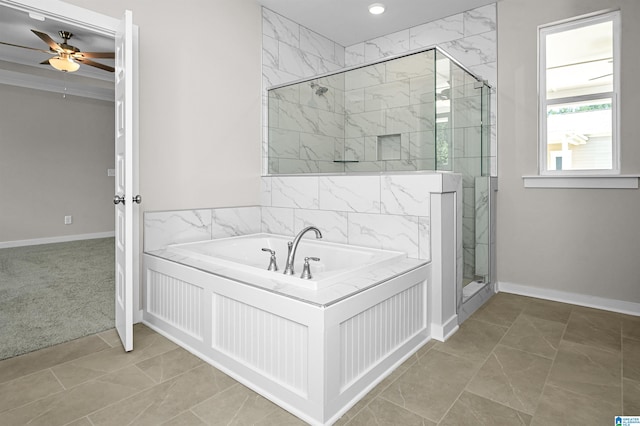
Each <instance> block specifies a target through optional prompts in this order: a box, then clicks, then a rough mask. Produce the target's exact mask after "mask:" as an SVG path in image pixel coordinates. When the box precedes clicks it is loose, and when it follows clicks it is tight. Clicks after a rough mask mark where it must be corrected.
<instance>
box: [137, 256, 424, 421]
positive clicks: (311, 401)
mask: <svg viewBox="0 0 640 426" xmlns="http://www.w3.org/2000/svg"><path fill="white" fill-rule="evenodd" d="M143 275H144V280H143V282H145V298H144V300H145V309H144V322H145V323H146V324H148V325H149V326H150V327H152V328H153V329H154V330H157V331H158V332H159V333H161V334H163V335H165V336H167V337H169V338H170V339H171V340H173V341H174V342H176V343H178V344H180V345H181V346H183V347H184V348H186V349H187V350H189V351H191V352H193V353H194V354H196V355H198V356H200V357H201V358H202V359H204V360H206V361H207V362H209V363H210V364H212V365H214V366H215V367H217V368H219V369H220V370H222V371H224V372H225V373H227V374H229V375H230V376H232V377H234V378H235V379H236V380H238V381H239V382H241V383H243V384H244V385H246V386H248V387H250V388H251V389H253V390H255V391H256V392H258V393H260V394H261V395H263V396H264V397H266V398H268V399H270V400H271V401H273V402H274V403H276V404H278V405H280V406H281V407H283V408H285V409H286V410H288V411H290V412H291V413H293V414H294V415H296V416H298V417H300V418H301V419H303V420H304V421H306V422H308V423H310V424H313V425H326V424H332V423H333V422H334V421H336V420H337V419H338V418H340V416H341V415H342V414H344V413H345V412H346V411H347V410H348V409H349V408H351V407H352V406H353V405H355V404H356V403H357V402H358V400H359V399H360V398H362V397H363V396H364V395H365V394H366V393H367V392H368V391H369V390H371V389H372V388H373V387H374V386H375V385H376V384H378V383H379V382H380V381H382V380H383V379H384V378H385V377H386V376H387V375H388V374H390V373H391V372H392V371H393V369H394V368H395V367H397V366H398V365H400V364H401V363H402V362H403V361H404V360H405V359H407V358H408V357H409V356H411V354H413V353H414V352H415V351H416V350H418V349H419V348H420V347H421V346H422V345H423V344H424V343H425V342H426V341H428V340H429V338H430V337H429V325H430V324H429V321H428V319H429V317H430V316H429V315H428V311H427V294H428V278H429V276H430V265H425V266H422V267H420V268H418V269H414V270H412V271H409V272H407V273H405V274H402V275H400V276H398V277H395V278H393V279H390V280H389V281H387V282H384V283H382V284H379V285H377V286H375V287H373V288H371V289H368V290H366V291H363V292H361V293H358V294H355V295H353V296H352V297H349V298H347V299H344V300H342V301H340V302H337V303H335V304H333V305H330V306H327V307H321V306H316V305H311V304H308V303H304V302H301V301H299V300H295V299H291V298H287V297H284V296H281V295H279V294H275V293H272V292H268V291H264V290H261V289H259V288H256V287H252V286H247V285H244V284H241V283H238V282H235V281H233V280H230V279H227V278H223V277H220V276H216V275H213V274H210V273H207V272H204V271H200V270H196V269H193V268H190V267H187V266H184V265H180V264H177V263H174V262H170V261H167V260H164V259H160V258H157V257H153V256H149V255H144V269H143Z"/></svg>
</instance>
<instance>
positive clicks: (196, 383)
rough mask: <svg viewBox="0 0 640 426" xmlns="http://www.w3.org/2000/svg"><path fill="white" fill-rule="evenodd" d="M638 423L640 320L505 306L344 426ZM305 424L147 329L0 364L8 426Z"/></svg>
mask: <svg viewBox="0 0 640 426" xmlns="http://www.w3.org/2000/svg"><path fill="white" fill-rule="evenodd" d="M621 414H624V415H640V318H639V317H632V316H626V315H619V314H615V313H610V312H605V311H599V310H595V309H588V308H583V307H578V306H572V305H567V304H562V303H556V302H549V301H543V300H538V299H532V298H526V297H521V296H514V295H509V294H505V293H500V294H497V295H496V296H495V297H493V298H492V299H491V300H490V301H489V302H488V303H487V304H486V305H485V306H484V307H483V308H482V309H481V310H479V311H478V312H476V313H475V314H474V315H472V316H471V317H470V318H469V319H468V320H467V321H466V322H465V323H464V324H463V325H462V327H461V328H460V330H459V331H458V332H457V333H456V334H455V335H454V336H453V337H452V338H451V339H450V340H449V341H447V342H446V343H439V342H434V341H432V342H429V343H428V344H427V345H425V346H424V347H423V348H421V349H420V350H419V351H418V352H417V353H416V354H415V355H414V356H412V357H411V358H410V359H409V360H408V361H406V362H405V363H404V364H403V365H401V366H400V367H399V368H398V369H397V370H395V371H394V372H393V373H392V374H391V375H390V376H389V377H388V378H387V379H385V380H384V381H383V382H382V383H380V384H379V385H378V386H377V387H376V388H375V389H373V390H372V391H371V392H370V393H369V394H368V395H367V396H366V397H365V398H364V399H363V400H361V401H360V402H359V403H358V404H356V406H355V407H353V408H352V409H351V410H350V411H349V412H348V413H346V414H345V415H344V416H343V417H342V418H341V419H340V420H339V421H338V422H337V424H340V425H370V424H379V425H414V424H415V425H474V426H475V425H491V426H497V425H509V426H512V425H545V426H547V425H581V426H585V425H610V424H613V417H614V416H615V415H621ZM27 423H28V424H30V425H47V426H51V425H74V426H76V425H77V426H81V425H82V426H84V425H103V424H109V425H118V426H120V425H128V424H148V425H160V424H163V425H207V424H210V425H218V424H225V425H227V424H260V425H278V426H280V425H289V424H291V425H297V424H303V423H302V422H301V421H300V420H298V419H297V418H296V417H294V416H292V415H290V414H289V413H287V412H286V411H284V410H282V409H280V408H279V407H278V406H276V405H274V404H272V403H271V402H269V401H267V400H266V399H264V398H262V397H261V396H259V395H257V394H256V393H254V392H252V391H250V390H248V389H247V388H245V387H244V386H242V385H240V384H239V383H238V382H236V381H235V380H233V379H231V378H229V377H228V376H226V375H225V374H223V373H221V372H220V371H218V370H216V369H215V368H213V367H211V366H209V365H208V364H205V363H203V362H202V361H200V360H199V359H198V358H196V357H194V356H193V355H191V354H189V353H188V352H186V351H185V350H183V349H181V348H179V347H178V346H176V345H175V344H173V343H171V342H170V341H168V340H167V339H165V338H163V337H161V336H160V335H158V334H156V333H154V332H153V331H151V330H150V329H149V328H147V327H145V326H142V325H138V326H136V329H135V350H134V351H133V352H132V353H128V354H126V353H124V352H123V351H122V349H121V348H120V344H119V342H118V338H117V336H116V335H115V332H114V331H113V330H110V331H107V332H104V333H101V334H98V335H93V336H88V337H85V338H82V339H78V340H75V341H72V342H68V343H64V344H61V345H58V346H54V347H51V348H47V349H43V350H40V351H37V352H32V353H30V354H26V355H23V356H20V357H16V358H11V359H7V360H4V361H0V424H2V425H22V424H27Z"/></svg>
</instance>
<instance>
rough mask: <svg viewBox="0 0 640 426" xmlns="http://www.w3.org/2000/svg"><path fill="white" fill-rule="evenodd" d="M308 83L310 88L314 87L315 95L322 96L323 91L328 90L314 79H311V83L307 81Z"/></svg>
mask: <svg viewBox="0 0 640 426" xmlns="http://www.w3.org/2000/svg"><path fill="white" fill-rule="evenodd" d="M309 85H310V86H311V88H312V89H316V95H318V96H323V95H324V94H325V93H327V92H328V91H329V89H328V88H326V87H324V86H320V85H319V84H318V83H316V82H315V81H312V82H311V83H309Z"/></svg>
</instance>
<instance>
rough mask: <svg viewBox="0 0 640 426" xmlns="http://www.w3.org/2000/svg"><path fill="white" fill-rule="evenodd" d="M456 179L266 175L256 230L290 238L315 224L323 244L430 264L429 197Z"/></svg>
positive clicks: (414, 175) (438, 176)
mask: <svg viewBox="0 0 640 426" xmlns="http://www.w3.org/2000/svg"><path fill="white" fill-rule="evenodd" d="M442 179H453V180H455V179H456V175H446V174H445V175H442V174H436V173H411V174H389V175H352V176H346V175H332V176H329V175H321V176H309V175H306V176H266V177H263V178H262V231H263V232H272V233H278V234H287V235H294V234H296V233H297V232H299V231H300V230H302V229H303V228H304V227H306V226H309V225H315V226H317V227H319V228H320V229H321V230H322V233H323V236H324V239H325V240H327V241H332V242H338V243H347V244H353V245H359V246H365V247H373V248H380V249H385V250H399V251H404V252H406V253H407V254H408V256H409V257H412V258H418V259H427V260H428V259H431V246H430V217H429V215H430V193H431V192H441V188H442Z"/></svg>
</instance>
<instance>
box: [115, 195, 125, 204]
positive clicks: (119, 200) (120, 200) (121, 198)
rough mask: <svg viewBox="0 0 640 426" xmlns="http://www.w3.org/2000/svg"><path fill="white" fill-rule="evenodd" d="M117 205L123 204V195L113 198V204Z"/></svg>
mask: <svg viewBox="0 0 640 426" xmlns="http://www.w3.org/2000/svg"><path fill="white" fill-rule="evenodd" d="M119 203H122V204H124V195H116V196H115V197H113V204H119Z"/></svg>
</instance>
